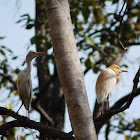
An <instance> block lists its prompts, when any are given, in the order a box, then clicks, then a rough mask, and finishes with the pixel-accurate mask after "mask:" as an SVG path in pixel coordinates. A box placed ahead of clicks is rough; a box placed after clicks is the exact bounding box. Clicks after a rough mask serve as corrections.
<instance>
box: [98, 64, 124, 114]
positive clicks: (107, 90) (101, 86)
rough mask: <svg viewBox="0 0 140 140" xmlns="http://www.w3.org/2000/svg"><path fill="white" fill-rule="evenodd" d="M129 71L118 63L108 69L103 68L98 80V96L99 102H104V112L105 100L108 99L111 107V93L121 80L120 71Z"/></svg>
mask: <svg viewBox="0 0 140 140" xmlns="http://www.w3.org/2000/svg"><path fill="white" fill-rule="evenodd" d="M121 72H127V71H126V70H123V69H121V68H120V67H119V66H118V65H115V64H113V65H111V66H109V67H108V68H107V69H105V70H103V71H102V72H101V73H100V74H99V76H98V79H97V82H96V96H97V102H98V103H102V113H103V108H104V102H105V101H106V100H107V103H108V109H109V101H108V98H109V95H111V93H112V91H113V89H114V88H115V87H116V85H117V83H118V82H119V80H120V73H121Z"/></svg>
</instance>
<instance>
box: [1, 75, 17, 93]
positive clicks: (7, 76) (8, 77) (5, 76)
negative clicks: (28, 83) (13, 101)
mask: <svg viewBox="0 0 140 140" xmlns="http://www.w3.org/2000/svg"><path fill="white" fill-rule="evenodd" d="M0 75H1V76H2V77H4V78H6V79H7V80H8V81H9V82H11V83H12V84H13V87H14V88H15V90H16V89H17V86H16V83H15V81H13V79H12V77H11V76H10V75H8V74H6V73H0Z"/></svg>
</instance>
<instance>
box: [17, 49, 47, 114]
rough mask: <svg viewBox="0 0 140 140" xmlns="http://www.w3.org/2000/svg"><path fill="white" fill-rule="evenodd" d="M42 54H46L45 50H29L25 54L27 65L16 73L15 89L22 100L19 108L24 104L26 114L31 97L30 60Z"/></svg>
mask: <svg viewBox="0 0 140 140" xmlns="http://www.w3.org/2000/svg"><path fill="white" fill-rule="evenodd" d="M44 55H46V53H45V52H34V51H30V52H29V53H28V54H27V56H26V63H27V67H26V68H25V69H24V70H22V71H20V72H19V74H18V82H17V90H18V93H19V96H20V99H21V100H22V104H21V106H20V108H21V107H22V105H24V106H25V108H26V109H27V110H28V115H29V109H30V105H31V99H32V81H31V61H32V59H33V58H35V57H38V56H44ZM20 108H19V109H18V111H19V110H20ZM18 111H17V112H18Z"/></svg>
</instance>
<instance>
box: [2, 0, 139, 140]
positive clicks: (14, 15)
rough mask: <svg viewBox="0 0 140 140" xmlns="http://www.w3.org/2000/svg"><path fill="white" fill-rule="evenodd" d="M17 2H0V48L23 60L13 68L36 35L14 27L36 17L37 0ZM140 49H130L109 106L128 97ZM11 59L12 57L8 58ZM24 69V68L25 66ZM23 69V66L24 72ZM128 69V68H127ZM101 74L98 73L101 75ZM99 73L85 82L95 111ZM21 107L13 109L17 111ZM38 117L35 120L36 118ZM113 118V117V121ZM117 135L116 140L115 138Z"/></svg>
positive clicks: (131, 113)
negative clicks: (21, 19) (20, 21)
mask: <svg viewBox="0 0 140 140" xmlns="http://www.w3.org/2000/svg"><path fill="white" fill-rule="evenodd" d="M15 1H16V0H10V1H9V0H1V1H0V19H1V22H0V36H5V37H6V38H5V39H4V40H2V41H1V42H0V45H5V46H6V47H8V48H10V49H11V50H12V51H13V52H14V54H15V55H18V56H19V57H20V58H19V59H18V60H16V63H15V62H14V63H13V62H11V63H12V67H13V68H16V67H19V66H20V65H21V63H22V62H23V61H24V59H25V56H26V53H27V52H26V47H27V45H28V44H29V43H30V38H31V37H32V36H33V35H34V29H32V30H25V29H24V27H22V25H24V24H23V23H21V24H15V23H16V21H17V20H19V17H20V16H21V15H23V14H26V13H29V15H30V16H31V17H32V18H34V17H35V12H34V0H30V1H29V0H21V1H20V2H18V0H17V2H18V3H16V2H15ZM30 49H31V50H34V49H35V47H34V46H32V47H31V48H30ZM139 52H140V47H138V46H133V47H131V48H130V49H129V51H128V52H127V53H126V54H125V56H124V58H123V60H122V61H121V64H127V65H128V66H129V68H128V69H127V70H128V71H129V72H128V73H122V74H121V80H120V82H119V84H118V85H117V87H116V88H115V90H114V92H113V96H112V97H111V98H110V105H113V104H114V103H115V102H116V101H117V100H118V99H120V98H121V97H123V96H124V95H126V94H128V93H129V92H131V90H132V86H133V82H132V81H133V78H134V76H135V74H136V72H137V70H138V68H139V63H140V54H139ZM9 57H10V56H9ZM24 67H25V66H24ZM24 67H20V68H21V69H23V68H24ZM124 69H125V68H124ZM98 74H99V73H98ZM98 74H93V72H92V71H91V70H90V71H89V72H88V73H87V74H86V76H85V83H86V88H87V93H88V100H89V104H90V108H91V110H93V106H94V103H95V98H96V96H95V83H96V79H97V76H98ZM35 75H36V69H35V68H34V69H32V79H33V78H34V77H35ZM37 84H38V83H37V80H36V79H35V80H33V87H36V85H37ZM139 99H140V97H137V98H135V99H134V101H133V103H132V105H131V106H130V108H129V109H127V110H126V111H125V113H126V118H127V120H132V118H138V117H139V116H140V111H139V106H140V104H139ZM19 106H20V104H19V105H18V106H17V107H15V108H14V110H15V111H16V110H17V109H18V107H19ZM21 110H22V111H20V114H21V115H27V112H26V110H25V109H24V108H22V109H21ZM36 114H37V113H36V112H34V113H33V114H31V115H30V116H31V119H35V120H39V115H36ZM34 116H35V117H34ZM36 116H37V117H36ZM112 119H113V118H112ZM70 130H71V127H70V123H69V118H68V113H67V112H66V123H65V131H66V132H69V131H70ZM103 131H104V128H103V129H102V131H101V134H100V135H99V139H102V140H103V133H102V132H103ZM109 136H110V139H112V137H113V139H115V140H119V139H120V138H122V136H120V135H118V134H117V135H116V134H114V133H112V134H111V135H109ZM116 136H117V137H116Z"/></svg>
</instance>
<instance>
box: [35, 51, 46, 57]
mask: <svg viewBox="0 0 140 140" xmlns="http://www.w3.org/2000/svg"><path fill="white" fill-rule="evenodd" d="M34 55H35V57H38V56H45V55H46V52H34Z"/></svg>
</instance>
